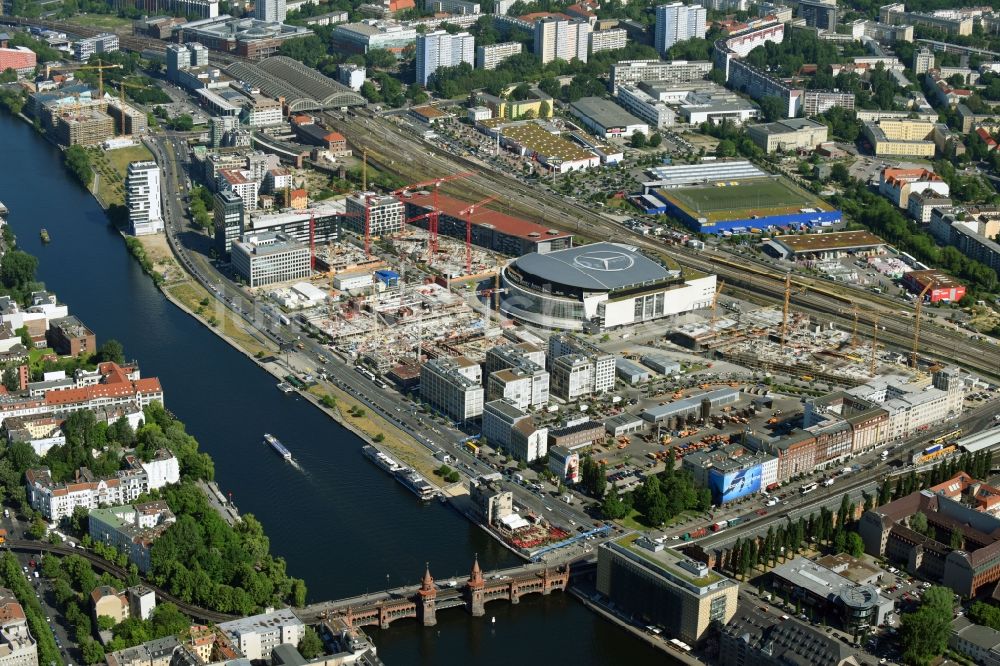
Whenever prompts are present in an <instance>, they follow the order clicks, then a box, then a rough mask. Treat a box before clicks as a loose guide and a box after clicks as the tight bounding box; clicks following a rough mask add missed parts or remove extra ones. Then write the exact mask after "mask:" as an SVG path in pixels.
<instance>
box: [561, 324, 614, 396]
mask: <svg viewBox="0 0 1000 666" xmlns="http://www.w3.org/2000/svg"><path fill="white" fill-rule="evenodd" d="M569 354H576V355H578V356H582V357H583V358H585V359H586V360H587V361H588V362H589V363H590V364H591V365H592V366H593V371H592V373H591V384H590V387H589V392H591V393H605V392H607V391H611V390H614V388H615V356H614V354H610V353H608V352H605V351H602V350H601V349H599V348H598V347H596V346H594V345H592V344H590V343H589V342H587V341H586V340H582V339H580V338H578V337H575V336H572V335H567V334H565V333H556V334H555V335H552V336H550V337H549V353H548V359H549V364H550V370H551V369H552V367H553V366H552V364H553V363H554V361H555V360H556V359H558V358H559V357H561V356H566V355H569Z"/></svg>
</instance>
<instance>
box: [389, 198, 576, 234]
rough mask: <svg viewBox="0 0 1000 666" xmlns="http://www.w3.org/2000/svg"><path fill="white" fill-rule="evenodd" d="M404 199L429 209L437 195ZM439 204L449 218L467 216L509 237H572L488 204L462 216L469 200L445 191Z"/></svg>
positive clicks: (463, 219)
mask: <svg viewBox="0 0 1000 666" xmlns="http://www.w3.org/2000/svg"><path fill="white" fill-rule="evenodd" d="M404 201H406V202H407V203H412V204H414V205H416V206H422V207H424V208H428V209H430V208H431V207H432V206H433V204H434V197H433V196H432V195H431V193H430V192H414V193H412V194H411V195H410V196H408V197H407V198H406V199H404ZM437 204H438V209H439V210H440V211H441V212H442V213H444V214H445V215H447V216H449V217H453V218H456V219H461V220H462V221H463V222H464V221H465V219H466V217H468V218H469V219H471V220H472V224H473V225H480V226H485V227H489V228H491V229H495V230H496V231H498V232H500V233H502V234H505V235H507V236H516V237H518V238H526V239H531V240H542V239H554V238H569V237H571V236H572V234H571V233H569V232H567V231H560V230H559V229H553V228H551V227H546V226H542V225H541V224H536V223H534V222H530V221H528V220H525V219H523V218H520V217H514V216H512V215H507V214H506V213H501V212H499V211H495V210H492V209H490V208H487V207H486V206H479V207H477V208H475V209H474V210H473V211H472V213H471V215H460V214H459V213H461V212H462V211H464V210H466V209H468V208H469V203H467V202H465V201H461V200H459V199H454V198H452V197H449V196H445V195H444V194H438V196H437Z"/></svg>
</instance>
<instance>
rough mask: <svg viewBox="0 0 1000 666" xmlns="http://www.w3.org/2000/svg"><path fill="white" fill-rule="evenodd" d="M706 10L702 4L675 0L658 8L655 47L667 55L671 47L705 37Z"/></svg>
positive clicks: (661, 53)
mask: <svg viewBox="0 0 1000 666" xmlns="http://www.w3.org/2000/svg"><path fill="white" fill-rule="evenodd" d="M706 16H707V15H706V11H705V8H704V7H702V6H701V5H685V4H683V3H680V2H674V3H671V4H669V5H660V6H659V7H657V8H656V36H655V37H654V39H653V47H654V48H655V49H656V50H657V52H659V53H660V55H663V56H666V54H667V51H669V50H670V47H671V46H673V45H674V44H676V43H677V42H683V41H685V40H688V39H695V38H697V39H704V38H705V29H706V20H705V19H706Z"/></svg>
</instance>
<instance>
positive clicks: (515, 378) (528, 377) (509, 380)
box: [486, 366, 549, 410]
mask: <svg viewBox="0 0 1000 666" xmlns="http://www.w3.org/2000/svg"><path fill="white" fill-rule="evenodd" d="M486 399H487V400H501V399H503V400H507V401H508V402H510V403H511V404H513V405H514V406H515V407H517V408H518V409H522V410H524V409H530V408H532V407H544V406H545V405H547V404H548V403H549V373H548V372H546V371H545V369H544V368H540V367H537V366H534V367H531V368H523V367H517V368H507V369H504V370H497V371H496V372H491V373H490V374H489V376H488V377H487V379H486Z"/></svg>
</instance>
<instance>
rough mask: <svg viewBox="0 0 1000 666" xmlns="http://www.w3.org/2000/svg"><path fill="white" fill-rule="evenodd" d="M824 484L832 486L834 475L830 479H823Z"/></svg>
mask: <svg viewBox="0 0 1000 666" xmlns="http://www.w3.org/2000/svg"><path fill="white" fill-rule="evenodd" d="M823 485H824V486H832V485H833V477H832V476H831V477H830V478H829V479H823Z"/></svg>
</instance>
